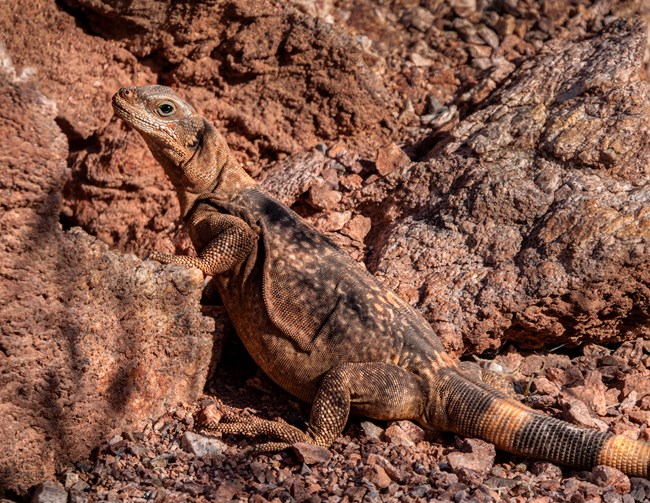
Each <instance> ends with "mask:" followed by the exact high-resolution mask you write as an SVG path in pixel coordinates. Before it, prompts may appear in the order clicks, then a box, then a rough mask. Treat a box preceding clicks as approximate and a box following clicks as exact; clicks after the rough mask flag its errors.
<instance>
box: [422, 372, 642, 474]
mask: <svg viewBox="0 0 650 503" xmlns="http://www.w3.org/2000/svg"><path fill="white" fill-rule="evenodd" d="M439 386H440V387H441V389H439V390H437V392H438V393H439V394H438V396H439V397H440V398H441V399H442V400H443V404H442V405H443V410H445V411H446V418H445V420H444V421H443V422H444V423H446V425H445V426H446V427H447V429H448V430H450V431H453V432H455V433H458V434H460V435H463V436H466V437H473V438H482V439H484V440H487V441H489V442H492V443H494V445H495V446H496V447H497V449H501V450H504V451H508V452H512V453H514V454H520V455H523V456H529V457H533V458H541V459H545V460H548V461H552V462H555V463H559V464H563V465H567V466H571V467H574V468H578V469H590V468H591V467H593V466H595V465H608V466H612V467H614V468H618V469H619V470H621V471H622V472H624V473H626V474H628V475H630V476H637V477H646V478H647V477H648V476H649V475H650V443H648V442H643V441H639V440H632V439H629V438H627V437H623V436H620V435H613V434H611V433H603V432H599V431H595V430H590V429H587V428H582V427H578V426H575V425H572V424H570V423H567V422H565V421H560V420H558V419H555V418H552V417H549V416H546V415H544V414H541V413H539V412H536V411H534V410H533V409H530V408H529V407H526V406H525V405H523V404H522V403H520V402H518V401H517V400H514V399H512V398H510V397H508V396H507V395H506V394H504V393H502V392H500V391H497V390H496V389H493V388H491V387H489V386H488V385H486V384H484V383H479V382H474V381H472V380H470V379H468V378H466V377H465V376H464V375H462V374H460V373H459V372H456V371H454V370H452V369H446V371H445V372H443V374H442V375H441V380H440V381H439ZM431 412H432V414H433V415H438V414H439V412H436V411H431ZM438 417H439V416H438Z"/></svg>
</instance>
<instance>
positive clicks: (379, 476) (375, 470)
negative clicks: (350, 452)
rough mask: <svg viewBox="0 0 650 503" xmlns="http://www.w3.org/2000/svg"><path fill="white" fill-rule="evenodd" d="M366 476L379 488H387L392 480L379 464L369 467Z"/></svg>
mask: <svg viewBox="0 0 650 503" xmlns="http://www.w3.org/2000/svg"><path fill="white" fill-rule="evenodd" d="M366 477H368V480H369V481H370V482H372V483H373V484H375V486H377V487H378V488H379V489H385V488H387V487H388V486H389V485H390V483H391V482H392V480H391V478H390V477H389V476H388V475H387V474H386V470H384V469H383V468H382V467H381V466H379V465H374V466H372V467H370V469H369V470H368V473H367V474H366Z"/></svg>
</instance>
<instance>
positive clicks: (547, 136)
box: [358, 21, 650, 351]
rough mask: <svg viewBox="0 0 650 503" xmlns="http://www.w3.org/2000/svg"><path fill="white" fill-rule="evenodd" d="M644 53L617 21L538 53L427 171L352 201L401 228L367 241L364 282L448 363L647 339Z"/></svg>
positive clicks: (649, 254) (649, 169)
mask: <svg viewBox="0 0 650 503" xmlns="http://www.w3.org/2000/svg"><path fill="white" fill-rule="evenodd" d="M645 44H646V31H645V28H644V26H643V25H642V24H641V23H640V22H625V21H619V22H615V23H613V24H612V25H610V27H609V28H608V29H607V30H606V31H604V32H603V33H602V34H601V35H599V36H597V37H594V38H592V39H588V40H585V41H582V42H576V43H568V44H567V43H563V44H561V43H560V42H557V43H556V44H551V45H549V47H548V49H547V50H546V51H544V53H543V54H542V55H540V56H538V57H537V58H535V59H533V60H531V61H529V62H527V63H525V64H524V65H522V66H521V68H519V69H518V70H517V71H516V72H514V73H513V74H512V75H511V77H510V80H509V81H508V83H507V84H506V85H504V86H503V87H502V88H501V89H500V90H498V91H497V92H496V93H495V94H494V95H493V96H492V97H491V98H490V100H489V102H488V103H487V104H486V106H485V107H484V108H482V109H481V110H480V111H478V112H476V113H474V114H472V115H470V116H469V117H467V118H466V119H465V120H463V121H461V122H460V123H459V124H458V125H457V126H456V127H455V128H454V129H453V130H452V131H451V132H450V134H449V137H448V138H447V140H446V142H442V143H441V144H439V146H437V147H436V148H435V149H434V150H433V151H432V152H431V153H430V154H429V158H430V160H429V161H428V162H425V163H414V164H412V165H410V166H409V167H408V169H402V170H399V172H398V173H397V175H396V176H395V177H394V178H392V179H391V180H389V182H388V183H386V184H385V185H384V186H381V184H378V185H380V186H379V187H372V186H367V187H365V188H363V189H361V195H360V196H358V197H359V199H360V200H361V201H363V200H368V199H371V198H374V199H375V200H377V201H378V202H379V201H381V205H382V208H385V207H386V205H387V204H386V197H387V194H390V198H391V202H392V203H393V205H394V206H398V205H400V208H399V211H401V212H402V215H404V216H403V218H401V219H399V221H397V222H396V223H395V224H394V225H393V227H392V228H391V229H390V231H388V232H383V233H377V234H376V235H375V236H376V237H375V239H374V241H373V244H374V245H375V251H374V254H373V257H372V260H371V267H372V268H374V269H375V270H376V272H377V274H378V276H380V277H381V278H383V279H384V280H385V282H386V283H387V284H388V285H389V286H391V287H392V288H394V289H395V290H396V291H397V292H398V293H399V294H400V295H402V296H403V297H405V298H406V299H408V300H409V301H410V302H412V303H413V304H415V305H417V306H418V307H419V308H420V309H421V310H423V311H424V312H425V313H426V315H427V317H428V318H429V320H430V321H431V322H432V324H433V326H434V328H436V329H437V330H438V331H439V333H440V334H441V336H442V337H443V339H444V341H445V343H446V345H447V346H448V347H449V348H451V349H453V350H455V351H460V350H462V349H463V342H465V344H466V345H468V346H469V347H470V348H472V349H473V350H475V351H483V350H485V349H487V348H490V347H492V348H493V347H497V346H499V345H500V344H501V342H502V341H504V340H515V341H517V342H518V344H520V345H521V346H525V347H531V348H537V347H541V346H543V345H548V344H563V343H569V344H571V343H578V342H585V341H589V340H591V341H597V342H600V343H608V342H613V341H617V340H623V339H633V338H636V337H640V336H641V337H647V336H648V335H650V328H649V326H650V309H649V302H650V250H649V248H648V247H649V240H650V132H649V131H650V99H649V98H648V96H650V93H649V91H650V86H648V83H647V82H645V81H644V80H643V77H642V61H643V54H644V50H645ZM391 184H393V186H395V185H396V186H397V188H396V189H393V190H389V191H384V190H383V188H385V187H386V186H389V185H391ZM382 187H383V188H382ZM384 211H385V210H384Z"/></svg>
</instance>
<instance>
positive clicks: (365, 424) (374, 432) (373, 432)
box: [361, 421, 384, 438]
mask: <svg viewBox="0 0 650 503" xmlns="http://www.w3.org/2000/svg"><path fill="white" fill-rule="evenodd" d="M361 428H363V431H364V432H365V434H366V436H367V437H368V438H380V437H381V435H382V434H383V433H384V429H383V428H380V427H379V426H377V425H376V424H375V423H371V422H370V421H362V422H361Z"/></svg>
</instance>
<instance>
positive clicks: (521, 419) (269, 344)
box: [113, 86, 650, 477]
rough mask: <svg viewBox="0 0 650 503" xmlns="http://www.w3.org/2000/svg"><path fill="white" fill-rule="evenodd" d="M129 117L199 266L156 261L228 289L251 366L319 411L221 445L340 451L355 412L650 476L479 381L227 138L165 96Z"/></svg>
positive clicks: (629, 453) (624, 451) (226, 425)
mask: <svg viewBox="0 0 650 503" xmlns="http://www.w3.org/2000/svg"><path fill="white" fill-rule="evenodd" d="M113 105H114V109H115V112H116V114H117V115H118V116H119V117H121V118H122V119H123V120H124V121H125V122H127V123H128V124H130V125H131V126H132V127H133V128H134V129H136V130H137V131H138V132H139V133H140V134H141V135H142V137H143V138H144V139H145V141H146V142H147V145H148V146H149V148H150V149H151V152H152V153H153V155H154V157H155V158H156V159H157V160H158V161H159V162H160V164H161V165H162V167H163V169H164V170H165V172H166V174H167V176H168V177H169V179H170V180H171V182H172V184H173V185H174V187H175V188H176V192H177V194H178V199H179V204H180V206H181V213H182V215H183V216H184V218H185V223H186V225H187V226H188V229H189V233H190V236H191V238H192V241H193V243H194V246H195V248H196V250H197V254H198V257H185V256H175V255H165V254H155V255H154V258H156V259H157V260H160V261H161V262H165V263H176V264H183V265H187V266H191V267H198V268H200V269H202V270H203V271H204V272H205V273H206V274H208V275H211V276H213V277H214V282H213V283H214V284H215V285H216V287H217V289H218V290H219V294H220V295H221V298H222V300H223V302H224V305H225V307H226V309H227V311H228V315H229V316H230V319H231V321H232V323H233V325H234V327H235V329H236V331H237V334H238V335H239V337H240V338H241V340H242V341H243V343H244V345H245V346H246V348H247V349H248V351H249V353H250V354H251V356H252V357H253V358H254V359H255V361H256V362H257V363H258V364H259V365H260V367H261V368H262V369H263V370H264V372H266V374H267V375H268V376H269V377H270V378H271V379H273V380H274V381H275V382H276V383H278V384H279V385H280V386H281V387H283V388H284V389H286V390H287V391H289V392H290V393H292V394H293V395H295V396H296V397H298V398H300V399H302V400H305V401H307V402H309V403H311V404H312V409H311V415H310V419H309V426H308V428H307V430H306V431H304V432H303V431H301V430H300V429H298V428H295V427H293V426H289V425H286V424H282V423H278V422H274V421H268V420H262V419H255V418H253V419H248V420H246V421H239V422H238V421H230V420H228V419H225V420H223V421H221V422H219V423H217V424H214V423H211V424H207V425H205V429H206V430H207V431H221V432H225V433H235V434H243V435H247V436H251V437H257V436H268V437H271V438H273V440H272V441H270V442H267V443H265V444H262V445H260V446H259V449H260V450H277V449H283V448H285V447H288V446H289V445H291V444H293V443H295V442H299V441H302V442H312V443H315V444H318V445H322V446H329V445H330V444H331V443H332V442H333V441H334V440H335V439H336V438H337V437H338V436H339V435H341V432H342V431H343V428H344V427H345V424H346V422H347V420H348V416H349V414H350V413H351V412H354V413H358V414H363V415H365V416H369V417H372V418H376V419H383V420H392V419H412V420H415V421H418V422H419V423H420V424H422V425H423V426H425V427H427V428H432V429H441V430H449V431H454V432H456V433H459V434H461V435H466V436H470V437H479V438H483V439H485V440H488V441H490V442H493V443H494V444H495V445H496V446H497V447H498V448H499V449H503V450H505V451H509V452H514V453H518V454H522V455H525V456H530V457H535V458H542V459H547V460H551V461H555V462H557V463H561V464H565V465H569V466H574V467H578V468H588V467H591V466H593V465H596V464H606V465H610V466H614V467H616V468H619V469H621V470H623V471H624V472H626V473H628V474H630V475H637V476H643V477H647V476H648V466H649V464H650V444H648V443H645V442H640V441H634V440H630V439H627V438H624V437H621V436H616V435H610V434H606V433H600V432H596V431H592V430H588V429H585V428H579V427H577V426H574V425H572V424H569V423H566V422H563V421H559V420H557V419H554V418H551V417H548V416H545V415H543V414H540V413H538V412H535V411H533V410H532V409H529V408H527V407H525V406H524V405H523V404H521V403H519V402H518V401H516V400H514V399H513V398H512V397H510V396H509V395H508V394H507V393H505V392H503V391H501V390H498V389H495V388H493V387H491V386H489V385H487V384H486V383H485V382H484V381H483V380H482V379H481V378H480V376H478V377H477V376H476V375H473V374H470V373H468V372H467V371H466V370H465V369H464V368H463V366H462V365H459V364H458V363H457V362H455V361H454V360H452V359H451V358H450V357H449V355H447V354H446V353H445V351H444V349H443V347H442V344H441V343H440V340H439V339H438V337H437V336H436V334H435V333H434V331H433V330H432V329H431V327H430V326H429V324H428V323H427V322H426V321H425V320H424V318H423V317H422V316H421V315H420V314H419V313H418V312H417V311H415V310H414V309H413V308H412V307H411V306H409V305H408V304H406V303H405V302H404V301H403V300H401V299H400V298H399V297H398V296H396V295H395V294H394V293H392V292H390V291H389V290H387V289H386V288H384V287H383V286H382V284H381V283H379V282H378V281H377V280H376V279H375V278H374V277H373V276H372V275H371V274H369V273H368V272H367V271H366V270H365V269H364V268H363V267H362V266H360V265H359V264H357V263H355V262H354V261H353V260H352V259H351V258H350V257H348V256H347V255H345V254H344V253H342V252H341V251H340V250H339V249H338V248H337V247H336V246H334V245H333V244H332V243H331V242H330V241H329V240H327V239H326V238H325V237H324V236H322V235H321V234H319V233H318V232H317V231H316V230H315V229H313V228H312V227H310V226H309V225H307V224H306V223H304V222H303V221H302V220H301V219H300V217H299V216H298V215H296V214H295V213H294V212H293V211H291V210H290V209H289V208H287V207H285V206H283V205H282V204H281V203H279V202H278V201H276V200H275V199H273V198H272V197H271V196H269V195H268V194H266V193H264V192H263V191H262V190H261V189H260V188H259V187H258V186H257V184H256V183H255V182H254V181H253V180H252V179H251V178H250V177H248V175H247V174H246V173H245V171H244V170H243V169H242V168H241V166H239V164H238V163H237V162H236V160H235V159H234V158H233V157H232V156H231V154H230V152H229V149H228V146H227V145H226V143H225V141H224V140H223V138H222V137H221V135H220V134H219V133H218V132H217V131H216V130H215V128H214V127H213V126H212V125H211V124H210V123H208V122H207V121H206V120H205V119H204V118H203V117H201V116H200V115H199V114H198V113H197V112H196V111H195V110H194V109H193V108H192V106H191V105H189V104H188V103H186V102H185V101H183V100H182V99H180V98H179V97H178V96H176V94H174V92H173V91H172V90H171V89H169V88H166V87H162V86H146V87H129V88H123V89H121V90H120V91H118V93H116V95H115V96H114V97H113Z"/></svg>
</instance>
